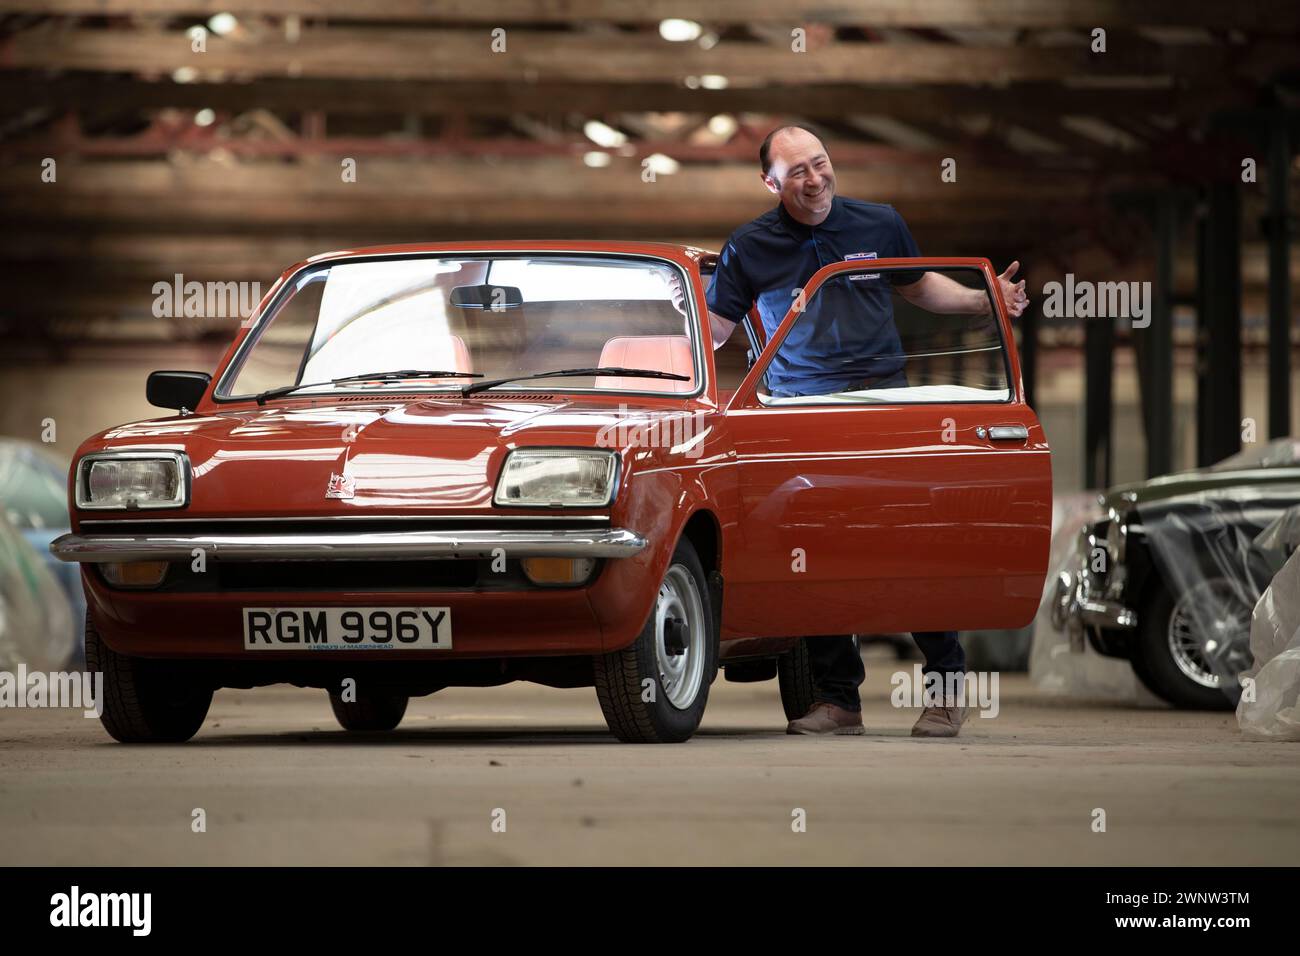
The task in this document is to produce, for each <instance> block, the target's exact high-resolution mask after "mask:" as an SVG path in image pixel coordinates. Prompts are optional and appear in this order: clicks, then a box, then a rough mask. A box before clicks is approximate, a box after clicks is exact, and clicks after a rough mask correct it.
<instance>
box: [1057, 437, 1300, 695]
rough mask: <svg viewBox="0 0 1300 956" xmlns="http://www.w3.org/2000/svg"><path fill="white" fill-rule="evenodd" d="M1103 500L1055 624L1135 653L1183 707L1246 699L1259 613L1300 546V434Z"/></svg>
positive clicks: (1149, 679)
mask: <svg viewBox="0 0 1300 956" xmlns="http://www.w3.org/2000/svg"><path fill="white" fill-rule="evenodd" d="M1099 503H1100V505H1101V510H1102V513H1103V515H1104V516H1103V517H1101V518H1100V519H1098V520H1095V521H1092V522H1089V523H1088V524H1087V525H1086V526H1085V527H1084V528H1083V529H1082V531H1081V532H1080V536H1079V542H1078V546H1077V547H1076V549H1075V551H1074V553H1073V556H1072V557H1071V558H1070V559H1069V561H1068V565H1069V566H1068V567H1066V568H1063V569H1062V570H1060V571H1059V572H1058V573H1057V578H1056V581H1055V597H1054V600H1053V602H1052V614H1053V618H1054V622H1055V624H1056V625H1057V627H1059V628H1063V629H1065V630H1066V631H1068V632H1069V633H1070V635H1071V641H1072V643H1073V646H1074V648H1075V650H1081V649H1082V647H1083V643H1084V641H1085V640H1086V641H1087V643H1088V644H1089V645H1090V646H1091V647H1092V648H1093V649H1094V650H1096V651H1097V652H1098V653H1101V654H1103V655H1106V656H1108V657H1118V658H1124V659H1127V660H1128V661H1130V662H1131V664H1132V666H1133V671H1134V673H1135V674H1136V675H1137V676H1138V678H1139V680H1141V681H1142V683H1143V684H1144V685H1146V687H1147V688H1148V689H1149V690H1151V691H1152V692H1153V693H1155V694H1156V695H1158V696H1159V697H1161V698H1163V699H1164V700H1166V701H1168V702H1169V703H1171V704H1173V705H1175V706H1177V707H1184V708H1188V709H1202V710H1222V709H1229V708H1232V707H1235V706H1236V704H1237V700H1238V698H1239V696H1240V693H1241V689H1240V685H1239V684H1238V682H1237V680H1236V677H1237V675H1238V674H1240V673H1241V672H1242V671H1244V670H1245V669H1246V668H1247V667H1249V666H1250V663H1251V655H1250V648H1249V637H1250V621H1251V612H1252V610H1253V609H1254V607H1255V602H1256V601H1257V600H1258V599H1259V596H1260V595H1261V594H1262V593H1263V592H1264V589H1265V588H1267V587H1268V584H1269V582H1270V581H1271V580H1272V578H1273V575H1274V574H1275V573H1276V572H1277V571H1278V570H1279V569H1280V568H1281V566H1282V564H1283V563H1284V562H1285V560H1286V558H1287V556H1288V555H1289V554H1290V553H1291V552H1292V551H1294V549H1295V544H1296V543H1297V541H1296V540H1295V538H1296V534H1295V532H1296V528H1295V522H1294V521H1293V520H1292V516H1290V515H1289V514H1288V513H1289V512H1291V511H1292V509H1294V508H1295V507H1296V506H1297V505H1300V442H1298V441H1296V440H1295V439H1290V438H1288V439H1281V440H1278V441H1274V442H1270V443H1264V444H1260V445H1258V446H1256V447H1254V448H1249V449H1247V450H1245V451H1242V452H1240V453H1239V454H1236V455H1233V456H1231V457H1230V458H1226V459H1224V460H1223V461H1221V462H1219V463H1218V464H1216V465H1213V466H1211V467H1209V468H1203V469H1194V470H1192V471H1186V472H1180V473H1177V474H1172V475H1164V476H1162V477H1159V478H1153V479H1151V480H1149V481H1145V482H1137V483H1134V484H1128V485H1120V486H1118V487H1115V488H1112V489H1110V490H1108V491H1106V492H1105V493H1103V494H1102V495H1100V496H1099ZM1283 519H1287V526H1286V527H1283V526H1282V523H1283Z"/></svg>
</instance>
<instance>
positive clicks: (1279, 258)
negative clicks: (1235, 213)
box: [1264, 118, 1291, 438]
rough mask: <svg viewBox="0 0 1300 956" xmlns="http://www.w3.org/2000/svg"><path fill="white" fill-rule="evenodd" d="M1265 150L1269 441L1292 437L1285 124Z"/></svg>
mask: <svg viewBox="0 0 1300 956" xmlns="http://www.w3.org/2000/svg"><path fill="white" fill-rule="evenodd" d="M1269 134H1270V138H1269V150H1268V218H1267V219H1266V221H1265V224H1264V228H1265V233H1266V234H1267V236H1268V436H1269V437H1270V438H1286V437H1288V436H1289V435H1290V434H1291V273H1290V261H1289V260H1290V255H1289V254H1290V240H1291V229H1290V222H1289V210H1288V208H1287V202H1288V197H1287V185H1288V184H1287V180H1288V177H1289V175H1290V171H1291V141H1290V136H1289V135H1288V130H1287V124H1286V122H1285V121H1284V120H1283V119H1282V118H1278V119H1276V120H1274V122H1273V123H1272V125H1271V127H1270V130H1269Z"/></svg>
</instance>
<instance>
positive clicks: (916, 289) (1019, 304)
mask: <svg viewBox="0 0 1300 956" xmlns="http://www.w3.org/2000/svg"><path fill="white" fill-rule="evenodd" d="M1019 268H1020V263H1019V262H1013V263H1011V265H1009V266H1007V270H1006V271H1005V272H1003V273H1002V275H1000V276H998V284H999V285H1000V286H1001V287H1002V299H1003V301H1005V302H1006V304H1007V311H1009V312H1010V313H1011V317H1012V318H1019V316H1020V314H1021V313H1022V312H1024V311H1025V307H1026V306H1027V305H1029V296H1027V295H1026V294H1025V280H1024V279H1021V280H1020V281H1019V282H1012V281H1011V277H1012V276H1014V275H1015V274H1016V270H1018V269H1019ZM894 288H895V289H897V290H898V294H899V295H901V296H902V297H903V298H904V299H906V300H907V301H908V302H911V303H912V304H913V305H916V306H920V307H921V308H922V309H925V310H926V311H927V312H937V313H939V314H940V315H987V314H988V312H989V297H988V296H987V295H986V294H985V293H984V290H983V289H968V288H967V287H966V286H964V285H962V284H961V283H960V282H957V281H956V280H955V279H952V278H950V277H948V276H946V275H943V274H942V273H939V272H927V273H926V274H925V275H923V276H922V277H921V278H920V279H919V280H918V281H916V282H913V283H911V284H910V285H900V286H895V287H894Z"/></svg>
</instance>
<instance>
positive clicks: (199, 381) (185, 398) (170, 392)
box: [144, 371, 212, 412]
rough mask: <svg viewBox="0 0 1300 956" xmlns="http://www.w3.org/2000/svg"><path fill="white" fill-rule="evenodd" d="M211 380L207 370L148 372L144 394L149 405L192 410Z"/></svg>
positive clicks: (184, 410) (181, 410) (185, 410)
mask: <svg viewBox="0 0 1300 956" xmlns="http://www.w3.org/2000/svg"><path fill="white" fill-rule="evenodd" d="M211 381H212V376H211V375H209V374H208V373H207V372H174V371H166V372H150V373H149V380H148V382H147V383H146V384H145V387H144V394H145V398H147V399H148V400H149V404H150V405H157V406H158V407H159V408H174V409H176V410H177V411H180V412H192V411H194V406H196V405H197V404H198V403H199V399H201V398H202V397H203V393H204V392H206V391H207V390H208V383H209V382H211Z"/></svg>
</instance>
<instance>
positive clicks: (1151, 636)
mask: <svg viewBox="0 0 1300 956" xmlns="http://www.w3.org/2000/svg"><path fill="white" fill-rule="evenodd" d="M1196 602H1200V604H1199V607H1198V606H1197V604H1196ZM1207 607H1208V608H1212V609H1214V610H1215V611H1216V612H1217V614H1216V615H1215V616H1216V618H1222V620H1221V621H1220V620H1217V619H1216V620H1215V621H1214V624H1215V625H1216V630H1218V631H1219V632H1221V633H1223V634H1229V635H1231V634H1239V633H1241V632H1242V631H1243V629H1244V631H1245V632H1249V630H1250V615H1251V611H1252V608H1251V607H1250V606H1249V605H1247V604H1246V603H1245V602H1244V601H1242V600H1241V599H1240V597H1238V596H1237V594H1236V592H1235V590H1234V589H1233V587H1232V582H1230V581H1228V580H1226V579H1225V578H1211V579H1208V580H1206V581H1202V582H1200V583H1199V584H1198V585H1197V586H1196V587H1193V588H1191V589H1189V590H1188V591H1185V592H1184V593H1183V594H1181V595H1179V596H1178V597H1177V598H1175V597H1174V596H1173V595H1172V594H1170V593H1169V591H1168V590H1167V589H1166V588H1165V587H1164V585H1163V583H1161V584H1158V585H1156V586H1155V587H1154V588H1153V589H1152V591H1151V593H1150V595H1149V596H1148V598H1147V600H1146V602H1145V603H1144V605H1143V607H1142V609H1141V611H1140V612H1139V615H1138V634H1137V635H1136V641H1135V642H1134V647H1133V650H1132V663H1133V672H1134V673H1135V674H1136V675H1137V677H1138V679H1139V680H1141V681H1142V683H1143V684H1145V685H1146V686H1147V689H1148V690H1150V691H1152V692H1153V693H1154V694H1156V695H1157V696H1159V697H1162V698H1163V699H1164V700H1166V701H1168V702H1169V703H1171V704H1173V705H1174V706H1175V707H1182V708H1185V709H1187V710H1231V709H1232V708H1233V707H1234V706H1235V705H1236V703H1235V700H1234V698H1233V697H1232V696H1230V695H1229V692H1228V691H1227V690H1225V689H1223V688H1222V687H1221V686H1220V684H1221V681H1220V678H1219V675H1218V673H1217V672H1216V671H1215V670H1214V668H1212V667H1211V666H1210V662H1209V660H1208V659H1207V658H1206V653H1205V644H1206V635H1204V634H1203V633H1201V627H1199V626H1198V624H1201V625H1203V624H1204V622H1205V621H1206V620H1208V619H1209V618H1210V617H1211V614H1210V612H1209V611H1207V610H1206V608H1207Z"/></svg>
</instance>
